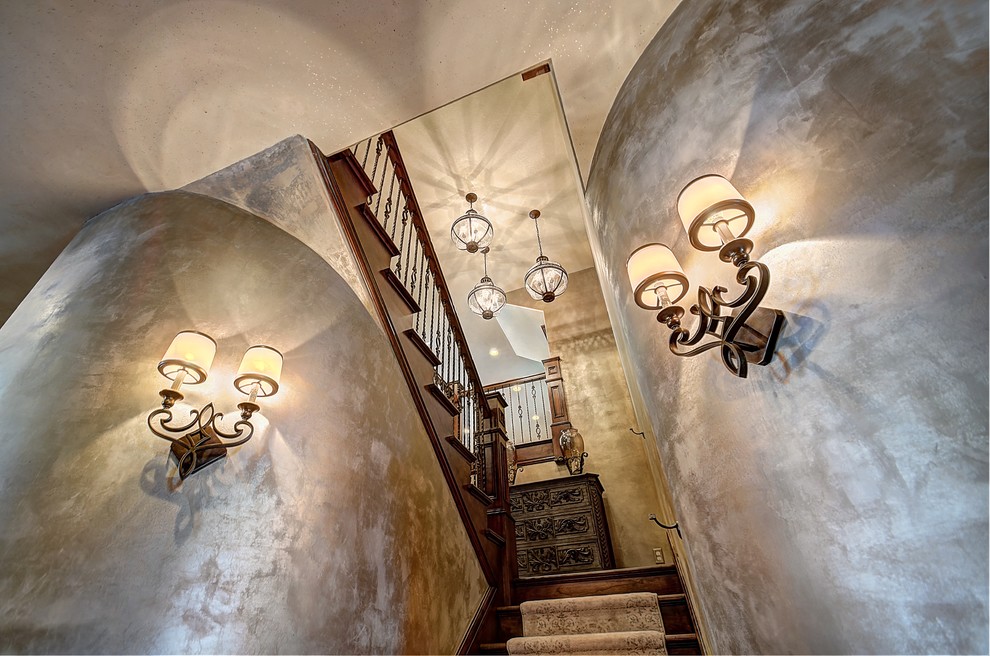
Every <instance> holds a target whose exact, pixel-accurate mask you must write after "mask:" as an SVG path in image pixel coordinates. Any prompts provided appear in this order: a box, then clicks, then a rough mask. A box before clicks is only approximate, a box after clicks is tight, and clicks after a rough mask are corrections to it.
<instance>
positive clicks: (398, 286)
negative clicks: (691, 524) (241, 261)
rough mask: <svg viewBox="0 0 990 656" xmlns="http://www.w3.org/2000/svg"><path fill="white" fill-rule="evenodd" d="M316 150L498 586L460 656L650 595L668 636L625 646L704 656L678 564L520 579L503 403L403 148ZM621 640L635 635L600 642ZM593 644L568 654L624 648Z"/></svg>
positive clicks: (580, 642) (386, 139)
mask: <svg viewBox="0 0 990 656" xmlns="http://www.w3.org/2000/svg"><path fill="white" fill-rule="evenodd" d="M310 147H311V148H312V151H313V155H314V158H315V159H316V161H317V164H318V166H319V168H320V171H321V173H322V175H323V178H324V182H325V183H326V188H327V193H328V195H329V197H330V200H331V202H332V203H333V205H334V207H335V209H336V211H337V213H338V215H339V216H340V219H341V227H342V229H343V232H344V234H345V236H346V238H347V240H348V242H349V244H350V246H351V250H352V252H353V253H354V257H355V260H356V262H357V265H358V268H359V269H360V271H361V274H362V276H363V278H364V280H365V282H366V283H367V286H368V290H369V293H370V296H371V300H372V303H373V305H374V309H375V311H376V313H377V314H378V317H379V319H380V323H381V325H382V328H383V330H384V332H385V334H386V336H387V337H388V339H389V342H390V343H391V345H392V349H393V351H394V352H395V355H396V359H397V361H398V363H399V366H400V369H401V370H402V375H403V378H404V379H405V381H406V383H407V385H408V388H409V392H410V395H411V397H412V399H413V402H414V403H415V405H416V408H417V410H418V412H419V415H420V417H421V418H422V421H423V425H424V427H425V429H426V432H427V434H428V436H429V438H430V442H431V445H432V447H433V449H434V452H435V453H436V457H437V461H438V462H439V464H440V467H441V470H442V472H443V475H444V478H445V479H446V482H447V485H448V487H449V489H450V493H451V496H452V498H453V500H454V503H455V505H456V507H457V510H458V513H459V514H460V516H461V520H462V522H463V523H464V526H465V527H466V528H467V532H468V535H469V537H470V540H471V545H472V547H473V550H474V552H475V554H476V556H477V559H478V562H479V564H480V566H481V569H482V571H483V572H484V574H485V578H486V580H487V582H488V585H489V589H488V592H487V593H486V595H485V597H484V599H483V600H482V601H481V604H480V606H479V607H478V608H477V611H476V614H475V617H474V620H473V621H472V623H471V626H470V627H468V630H467V632H466V634H465V636H464V638H463V640H462V642H461V644H460V645H459V646H458V648H457V653H458V654H466V653H497V654H505V653H508V652H507V646H506V644H507V643H508V642H509V641H510V640H512V639H514V638H536V637H538V636H536V635H535V634H534V635H530V636H524V631H523V628H524V620H523V616H522V612H523V611H522V610H521V607H520V605H514V604H526V603H527V602H533V601H544V602H545V600H563V599H570V601H568V602H567V603H569V604H572V605H573V604H575V603H577V604H579V605H581V604H587V603H591V602H580V601H577V602H575V601H574V600H573V598H578V599H581V598H588V597H592V596H598V595H616V594H617V595H627V594H629V593H651V594H650V595H649V598H650V599H651V600H652V601H651V603H656V604H657V607H658V608H659V614H660V618H661V619H662V625H661V627H660V630H659V631H657V630H656V629H657V627H653V629H652V632H653V633H654V634H658V635H659V636H660V640H659V642H658V641H657V635H644V636H626V637H625V643H624V644H625V645H626V647H629V646H630V645H631V644H633V643H635V644H637V645H639V646H641V647H643V648H644V649H654V650H656V649H658V648H659V649H662V645H663V643H664V642H665V643H666V650H667V653H670V654H698V653H701V650H700V648H699V642H698V638H697V636H696V635H695V629H694V626H695V625H694V622H693V620H692V617H691V612H690V608H689V606H688V603H687V600H686V598H685V595H684V589H683V587H682V585H681V580H680V577H679V575H678V573H677V569H676V567H675V566H674V565H670V566H660V567H647V568H632V569H622V570H614V569H613V570H601V571H591V572H579V573H572V574H558V575H551V576H537V577H529V578H525V579H519V578H517V562H516V544H515V539H516V537H515V536H516V532H515V520H514V519H513V517H512V514H511V507H510V503H509V485H508V471H507V464H506V444H507V441H508V440H507V438H506V434H505V412H504V409H505V405H506V403H505V400H504V398H503V396H502V394H500V393H499V392H498V391H491V392H487V393H486V392H485V390H484V387H483V386H482V384H481V382H480V379H479V378H478V374H477V371H476V369H475V366H474V362H473V360H472V358H471V353H470V350H469V349H468V346H467V343H466V340H465V339H464V334H463V331H462V329H461V326H460V323H459V321H458V319H457V315H456V313H455V312H454V308H453V303H452V301H451V299H450V294H449V291H448V289H447V285H446V282H445V280H444V277H443V272H442V271H441V270H440V267H439V264H438V262H437V258H436V253H435V252H434V250H433V245H432V243H431V241H430V237H429V233H428V231H427V229H426V224H425V221H424V220H423V217H422V213H421V211H420V208H419V204H418V202H417V201H416V196H415V193H414V192H413V189H412V186H411V183H410V181H409V176H408V172H407V171H406V169H405V165H404V163H403V162H402V156H401V154H400V153H399V150H398V146H397V144H396V143H395V137H394V136H393V135H392V133H391V132H386V133H384V134H382V135H379V136H377V137H372V138H371V139H369V140H367V141H366V142H362V143H361V144H358V145H357V146H355V147H354V148H353V149H346V150H344V151H341V152H339V153H336V154H334V155H331V156H329V157H326V156H324V155H323V154H322V153H321V152H320V151H319V149H318V148H317V147H316V146H315V145H314V144H312V143H310ZM592 605H594V604H592ZM543 607H544V606H540V605H539V604H537V605H535V606H532V608H534V609H537V610H538V609H540V608H543ZM549 607H550V608H552V607H553V603H551V604H550V606H549ZM534 617H535V616H534ZM530 624H531V625H532V626H534V627H535V626H537V625H538V624H539V622H537V623H536V624H533V623H532V622H530ZM619 626H620V628H621V627H622V626H626V625H622V624H621V623H620V625H619ZM533 630H538V629H535V628H534V629H533ZM664 630H665V631H666V635H664V633H663V631H664ZM617 632H618V633H630V631H611V630H610V631H603V632H598V633H604V634H610V633H617ZM631 632H633V633H636V632H637V631H631ZM647 633H650V631H647ZM588 635H591V634H584V635H583V636H581V637H574V636H573V635H572V636H571V637H570V638H568V640H570V641H571V643H573V644H571V645H570V647H574V648H576V649H577V652H580V651H581V650H582V649H583V650H585V651H586V652H587V653H605V652H604V651H602V650H604V649H607V648H608V647H609V644H611V641H614V640H616V638H615V636H611V637H608V636H606V637H604V638H603V637H601V635H597V634H595V635H596V637H594V638H589V637H588ZM543 637H544V638H545V637H546V636H543ZM633 638H635V639H633ZM554 639H555V640H558V642H559V640H560V639H561V636H554ZM575 641H576V642H575ZM589 641H590V642H589ZM603 641H604V642H603ZM513 644H514V645H515V646H514V647H513V649H516V646H518V649H520V650H526V649H533V648H535V649H537V650H538V651H539V650H543V649H544V648H545V647H546V644H544V643H539V642H537V643H527V642H525V641H523V642H522V643H513ZM527 644H529V645H530V646H529V647H527ZM533 645H536V646H535V647H533ZM575 645H576V647H575ZM657 645H660V647H658V646H657ZM588 650H590V651H588ZM577 652H575V653H577ZM516 653H532V652H526V651H517V652H516ZM541 653H548V652H545V651H544V652H541ZM616 653H620V652H616ZM649 653H657V652H656V651H654V652H649ZM659 653H663V652H662V651H661V652H659Z"/></svg>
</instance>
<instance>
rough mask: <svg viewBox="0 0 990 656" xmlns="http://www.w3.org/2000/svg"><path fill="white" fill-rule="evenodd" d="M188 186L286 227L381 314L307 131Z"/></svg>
mask: <svg viewBox="0 0 990 656" xmlns="http://www.w3.org/2000/svg"><path fill="white" fill-rule="evenodd" d="M183 190H185V191H191V192H194V193H197V194H203V195H205V196H212V197H213V198H218V199H220V200H222V201H225V202H227V203H230V204H231V205H236V206H237V207H239V208H241V209H243V210H247V211H248V212H251V213H252V214H254V215H255V216H259V217H261V218H263V219H265V220H266V221H271V222H272V223H274V224H275V225H277V226H278V227H280V228H281V229H282V230H285V231H286V232H287V233H289V234H290V235H292V236H293V237H295V238H297V239H298V240H299V241H301V242H302V243H304V244H306V245H307V246H309V247H310V248H311V249H313V250H314V251H316V252H317V253H318V254H319V255H320V256H321V257H322V258H323V259H324V260H326V261H327V263H328V264H329V265H330V266H332V267H333V269H334V271H336V272H337V273H339V274H340V275H341V276H343V278H344V280H346V281H347V284H349V285H350V286H351V289H353V290H354V293H355V294H357V296H358V298H360V299H361V302H362V303H364V306H365V307H366V308H367V309H368V312H369V313H372V314H373V315H374V316H376V317H377V314H375V310H374V306H373V305H372V302H371V294H370V293H369V292H368V287H367V285H366V284H365V282H364V278H363V277H362V275H361V270H360V269H359V268H358V264H357V260H355V259H354V253H353V252H352V251H351V248H350V246H349V245H348V242H347V238H346V237H345V236H344V232H343V228H342V227H341V225H340V220H339V219H338V218H337V214H336V212H335V211H334V209H333V205H332V204H331V202H330V197H329V193H328V191H327V185H326V182H325V181H324V180H323V176H322V174H321V173H320V169H319V167H318V166H317V164H316V158H315V157H314V156H313V151H312V149H311V148H310V145H309V141H308V140H307V139H306V138H305V137H302V136H300V135H298V134H297V135H295V136H292V137H289V138H287V139H283V140H282V141H280V142H278V143H277V144H275V145H273V146H271V147H270V148H267V149H265V150H263V151H261V152H260V153H255V154H254V155H252V156H250V157H247V158H245V159H242V160H241V161H239V162H235V163H234V164H231V165H230V166H228V167H227V168H225V169H221V170H219V171H216V172H215V173H211V174H210V175H208V176H206V177H205V178H203V179H201V180H197V181H196V182H192V183H190V184H188V185H186V186H185V187H183Z"/></svg>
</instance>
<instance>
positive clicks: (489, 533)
mask: <svg viewBox="0 0 990 656" xmlns="http://www.w3.org/2000/svg"><path fill="white" fill-rule="evenodd" d="M482 494H484V493H482ZM485 496H488V495H485ZM489 503H491V501H489ZM483 533H484V534H485V537H486V538H488V539H489V540H491V541H492V542H494V543H495V544H497V545H498V546H500V547H504V546H505V538H503V537H502V536H501V535H499V534H498V533H496V532H495V531H493V530H491V529H490V528H486V529H485V530H484V531H483Z"/></svg>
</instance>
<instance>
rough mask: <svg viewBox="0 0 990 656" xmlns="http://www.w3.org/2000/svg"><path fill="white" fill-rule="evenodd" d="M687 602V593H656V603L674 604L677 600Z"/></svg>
mask: <svg viewBox="0 0 990 656" xmlns="http://www.w3.org/2000/svg"><path fill="white" fill-rule="evenodd" d="M681 601H683V602H685V603H687V595H686V594H684V593H683V592H678V593H674V594H658V595H657V603H658V604H676V603H678V602H681Z"/></svg>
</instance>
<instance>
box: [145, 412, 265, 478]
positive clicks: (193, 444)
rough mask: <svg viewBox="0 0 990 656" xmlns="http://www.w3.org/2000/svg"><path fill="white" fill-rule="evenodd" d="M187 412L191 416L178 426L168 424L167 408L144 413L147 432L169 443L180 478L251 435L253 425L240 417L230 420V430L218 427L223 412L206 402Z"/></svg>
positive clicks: (169, 416)
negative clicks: (231, 427) (197, 408)
mask: <svg viewBox="0 0 990 656" xmlns="http://www.w3.org/2000/svg"><path fill="white" fill-rule="evenodd" d="M190 415H191V419H190V420H189V421H188V422H187V423H185V424H182V425H180V426H173V425H170V424H171V423H172V420H173V415H172V410H171V409H170V408H159V409H158V410H155V411H154V412H152V413H151V414H150V415H148V428H150V429H151V432H152V433H154V434H155V435H157V436H158V437H160V438H162V439H163V440H167V441H168V442H171V444H172V447H171V453H172V456H173V457H174V458H175V459H176V463H177V464H178V468H179V478H182V479H185V478H186V477H188V476H190V475H191V474H193V473H195V472H197V471H199V470H200V469H202V468H203V467H206V466H207V465H209V464H212V463H214V462H216V461H217V460H219V459H221V458H223V457H224V456H226V455H227V449H231V448H233V447H235V446H240V445H241V444H244V443H245V442H247V441H248V440H250V439H251V436H252V435H254V425H253V424H252V423H251V422H250V421H249V420H248V419H245V418H243V416H242V418H241V419H239V420H238V421H236V422H235V423H234V430H233V432H230V433H228V432H225V431H224V430H223V429H222V428H220V426H219V422H220V420H222V419H223V413H222V412H216V410H215V409H214V408H213V404H212V403H207V404H206V405H205V406H203V408H202V409H201V410H192V411H190ZM156 424H157V428H156ZM172 435H179V436H180V437H172ZM221 438H223V439H221ZM223 440H230V441H227V442H224V441H223Z"/></svg>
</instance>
